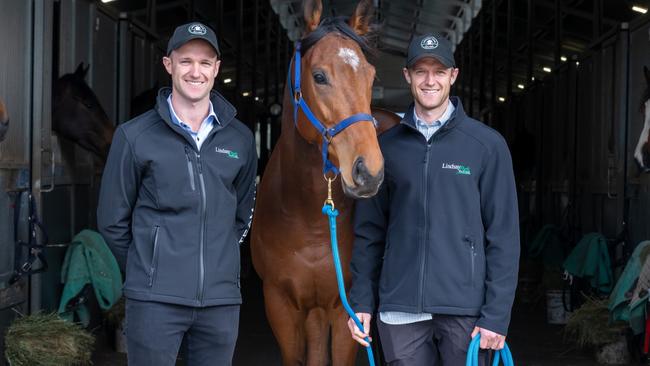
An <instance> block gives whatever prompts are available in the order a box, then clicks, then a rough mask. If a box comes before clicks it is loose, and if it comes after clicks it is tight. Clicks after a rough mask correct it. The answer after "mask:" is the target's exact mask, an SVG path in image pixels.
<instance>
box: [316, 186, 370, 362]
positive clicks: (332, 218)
mask: <svg viewBox="0 0 650 366" xmlns="http://www.w3.org/2000/svg"><path fill="white" fill-rule="evenodd" d="M330 183H331V181H330ZM328 200H329V202H328V201H325V205H324V206H323V213H324V214H325V215H327V217H328V219H329V223H330V241H331V243H332V257H333V258H334V268H335V269H336V283H337V284H338V287H339V297H340V298H341V303H342V304H343V307H344V308H345V311H347V313H348V315H350V318H352V320H354V323H355V324H356V325H357V327H358V328H359V329H361V330H362V331H363V324H361V321H360V320H359V318H358V317H357V315H356V314H355V313H354V311H353V310H352V308H351V307H350V304H349V303H348V298H347V296H346V295H345V284H344V283H343V272H342V271H341V259H340V257H339V245H338V240H337V238H336V216H338V215H339V211H338V210H337V209H335V208H334V202H331V196H330V197H328ZM365 341H366V342H368V346H366V352H367V353H368V363H369V364H370V366H375V357H374V356H373V354H372V348H371V347H370V339H369V337H366V338H365Z"/></svg>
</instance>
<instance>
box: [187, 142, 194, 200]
mask: <svg viewBox="0 0 650 366" xmlns="http://www.w3.org/2000/svg"><path fill="white" fill-rule="evenodd" d="M185 156H187V172H188V173H189V175H190V186H191V187H192V191H195V190H196V185H195V183H194V167H193V166H192V158H191V157H190V152H189V151H188V150H187V146H186V147H185Z"/></svg>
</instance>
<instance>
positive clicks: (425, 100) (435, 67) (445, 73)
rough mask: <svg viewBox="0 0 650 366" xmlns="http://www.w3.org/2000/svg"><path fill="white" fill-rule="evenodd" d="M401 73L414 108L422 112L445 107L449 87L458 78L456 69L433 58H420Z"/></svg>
mask: <svg viewBox="0 0 650 366" xmlns="http://www.w3.org/2000/svg"><path fill="white" fill-rule="evenodd" d="M403 72H404V78H405V79H406V82H407V83H409V85H410V87H411V94H412V95H413V99H414V100H415V104H416V106H419V107H420V109H422V110H424V111H434V110H436V109H437V108H440V107H442V106H446V104H445V102H446V101H447V100H448V99H449V92H450V90H451V86H452V85H453V84H454V82H455V81H456V77H457V76H458V69H457V68H452V67H447V66H445V65H443V64H442V63H441V62H440V61H438V60H437V59H436V58H433V57H425V58H422V59H420V60H419V61H417V62H416V63H415V64H414V65H413V66H411V67H410V68H404V70H403Z"/></svg>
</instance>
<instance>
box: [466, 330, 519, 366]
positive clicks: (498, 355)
mask: <svg viewBox="0 0 650 366" xmlns="http://www.w3.org/2000/svg"><path fill="white" fill-rule="evenodd" d="M480 343H481V334H480V333H479V334H477V335H476V336H475V337H474V338H473V339H472V342H470V344H469V348H468V349H467V360H466V361H465V366H478V351H479V344H480ZM500 359H503V365H504V366H515V362H514V361H513V360H512V353H510V347H508V344H507V343H505V344H504V346H503V348H502V349H500V350H498V351H495V352H494V361H493V362H492V366H499V361H500Z"/></svg>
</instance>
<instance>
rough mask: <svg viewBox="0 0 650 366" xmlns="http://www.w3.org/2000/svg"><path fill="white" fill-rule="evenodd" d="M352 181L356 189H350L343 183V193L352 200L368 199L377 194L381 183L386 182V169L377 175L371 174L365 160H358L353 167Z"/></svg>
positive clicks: (382, 169)
mask: <svg viewBox="0 0 650 366" xmlns="http://www.w3.org/2000/svg"><path fill="white" fill-rule="evenodd" d="M352 180H353V181H354V184H355V185H354V187H349V186H348V185H347V184H345V182H343V192H345V194H346V195H347V196H349V197H352V198H368V197H372V196H374V195H375V194H377V191H378V190H379V187H380V186H381V183H382V182H383V181H384V168H383V167H382V168H381V169H380V170H379V172H377V174H376V175H372V174H370V172H369V171H368V168H367V167H366V164H365V162H364V159H363V158H357V160H355V162H354V164H353V165H352Z"/></svg>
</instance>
